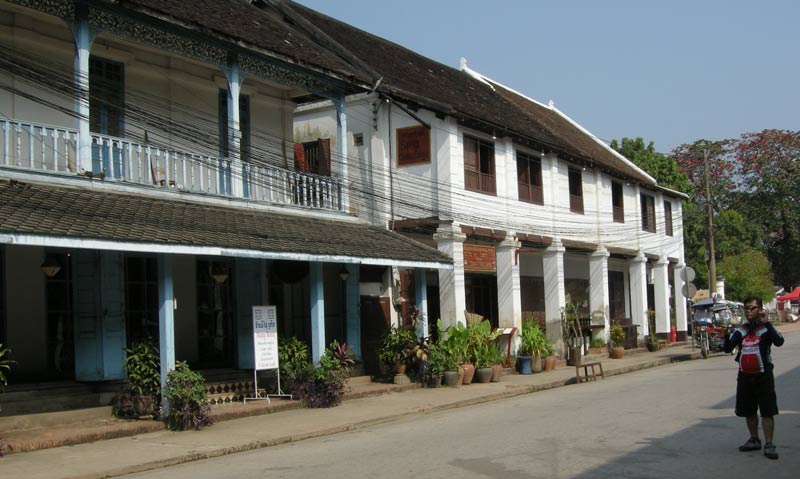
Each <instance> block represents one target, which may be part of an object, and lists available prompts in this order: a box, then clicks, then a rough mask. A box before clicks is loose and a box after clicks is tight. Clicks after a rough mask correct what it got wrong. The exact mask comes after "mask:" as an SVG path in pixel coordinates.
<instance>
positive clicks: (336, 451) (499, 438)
mask: <svg viewBox="0 0 800 479" xmlns="http://www.w3.org/2000/svg"><path fill="white" fill-rule="evenodd" d="M791 339H794V338H790V340H789V341H787V344H786V345H784V347H783V348H780V349H775V350H774V357H775V361H776V364H777V365H778V367H777V368H776V375H777V377H778V379H777V383H778V399H779V405H780V407H781V411H782V413H781V415H780V416H779V417H778V418H777V419H776V443H777V444H778V446H779V448H778V451H779V453H780V455H781V458H780V459H779V460H778V461H770V460H769V459H767V458H765V457H764V456H763V455H761V453H760V452H752V453H740V452H738V451H737V446H738V445H739V444H740V443H741V442H743V441H744V440H745V439H746V438H747V433H746V429H745V426H744V421H743V420H742V419H739V418H736V417H734V416H733V391H734V387H735V376H736V371H735V363H734V362H733V358H732V357H731V356H728V355H717V356H713V357H711V358H710V359H708V360H698V361H691V362H686V363H680V364H675V365H671V366H666V367H661V368H657V369H651V370H644V371H640V372H637V373H633V374H627V375H623V376H616V377H613V378H609V379H608V380H606V381H598V382H597V383H589V384H582V385H575V386H569V387H565V388H558V389H554V390H549V391H544V392H539V393H536V394H532V395H527V396H521V397H516V398H512V399H506V400H501V401H495V402H491V403H487V404H481V405H477V406H471V407H467V408H462V409H456V410H451V411H446V412H442V413H437V414H432V415H427V416H419V417H414V418H410V419H407V420H403V421H399V422H395V423H391V424H386V425H381V426H376V427H371V428H367V429H363V430H358V431H353V432H348V433H342V434H337V435H334V436H329V437H325V438H319V439H313V440H307V441H302V442H298V443H292V444H288V445H285V446H278V447H272V448H266V449H261V450H257V451H252V452H247V453H241V454H235V455H230V456H224V457H220V458H216V459H211V460H207V461H202V462H197V463H190V464H186V465H182V466H176V467H172V468H168V469H161V470H156V471H152V472H150V473H144V474H138V475H133V476H128V477H136V478H150V477H170V478H171V479H173V478H174V479H183V478H186V479H188V478H192V479H203V478H220V477H225V478H251V477H270V478H317V477H320V478H321V477H324V478H326V479H330V478H338V477H342V478H344V477H348V478H353V477H415V478H441V477H458V478H459V479H467V478H485V477H496V478H507V479H518V478H531V477H535V478H539V477H541V478H587V479H588V478H602V477H618V478H634V477H637V478H638V477H642V478H675V477H683V478H695V477H698V478H716V477H726V478H740V477H742V478H745V477H759V478H760V477H768V478H770V479H779V478H790V477H791V478H796V477H798V470H800V455H798V449H800V446H797V444H798V443H800V367H798V366H800V342H798V341H792V340H791Z"/></svg>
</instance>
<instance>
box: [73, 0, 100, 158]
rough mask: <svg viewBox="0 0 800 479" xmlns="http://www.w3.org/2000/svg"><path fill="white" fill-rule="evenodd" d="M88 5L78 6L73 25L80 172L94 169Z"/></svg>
mask: <svg viewBox="0 0 800 479" xmlns="http://www.w3.org/2000/svg"><path fill="white" fill-rule="evenodd" d="M86 8H87V7H86V6H85V5H83V4H81V5H80V6H79V7H78V18H77V20H76V21H75V23H74V24H73V26H72V34H73V35H74V37H75V60H74V63H75V66H74V73H73V76H74V82H75V106H74V109H75V117H76V118H77V122H78V144H77V151H76V153H77V161H76V162H75V163H76V164H75V167H76V169H77V171H78V172H82V171H91V170H92V134H91V131H90V130H89V115H90V112H89V54H90V51H91V48H92V42H94V37H95V36H94V34H93V33H92V32H91V31H90V30H89V20H88V12H87V10H86Z"/></svg>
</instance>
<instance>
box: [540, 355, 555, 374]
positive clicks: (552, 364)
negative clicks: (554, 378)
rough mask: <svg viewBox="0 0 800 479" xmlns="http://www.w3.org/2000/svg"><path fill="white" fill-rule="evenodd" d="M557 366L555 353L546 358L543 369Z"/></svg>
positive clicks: (547, 369)
mask: <svg viewBox="0 0 800 479" xmlns="http://www.w3.org/2000/svg"><path fill="white" fill-rule="evenodd" d="M555 368H556V356H555V354H551V355H550V356H547V357H546V358H544V367H543V368H542V369H544V370H545V371H552V370H553V369H555Z"/></svg>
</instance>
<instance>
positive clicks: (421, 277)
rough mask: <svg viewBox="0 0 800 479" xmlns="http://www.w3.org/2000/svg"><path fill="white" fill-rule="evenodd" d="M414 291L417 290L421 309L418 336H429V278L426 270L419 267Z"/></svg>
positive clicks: (415, 276)
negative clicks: (426, 275)
mask: <svg viewBox="0 0 800 479" xmlns="http://www.w3.org/2000/svg"><path fill="white" fill-rule="evenodd" d="M414 291H415V292H416V298H415V302H416V304H417V308H418V309H419V318H418V320H417V336H418V337H421V338H426V337H428V331H429V329H430V328H429V326H428V320H429V319H430V318H429V317H428V280H427V278H426V277H425V270H424V269H422V268H417V269H415V270H414Z"/></svg>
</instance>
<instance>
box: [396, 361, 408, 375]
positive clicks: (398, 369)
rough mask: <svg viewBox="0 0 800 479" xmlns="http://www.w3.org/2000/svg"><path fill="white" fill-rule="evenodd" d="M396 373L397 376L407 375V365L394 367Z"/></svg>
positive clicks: (401, 364) (400, 364)
mask: <svg viewBox="0 0 800 479" xmlns="http://www.w3.org/2000/svg"><path fill="white" fill-rule="evenodd" d="M394 373H395V374H405V373H406V363H397V364H395V365H394Z"/></svg>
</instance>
